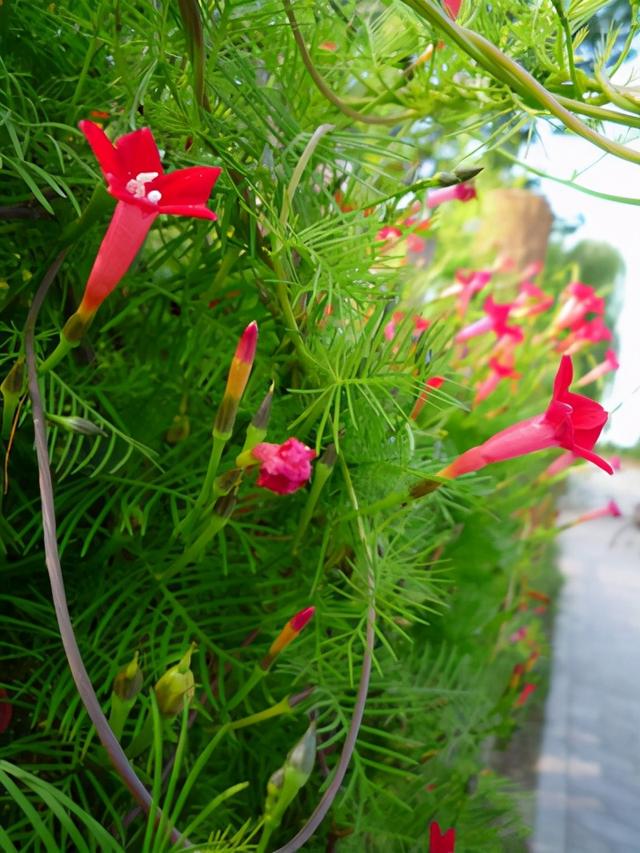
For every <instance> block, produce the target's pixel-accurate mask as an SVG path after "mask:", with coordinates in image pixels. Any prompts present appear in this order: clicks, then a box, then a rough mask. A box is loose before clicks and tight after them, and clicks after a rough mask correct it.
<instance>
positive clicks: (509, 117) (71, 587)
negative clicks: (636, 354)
mask: <svg viewBox="0 0 640 853" xmlns="http://www.w3.org/2000/svg"><path fill="white" fill-rule="evenodd" d="M637 11H638V8H637V3H635V2H632V3H605V2H599V0H572V2H571V3H569V4H568V5H567V4H566V3H562V2H560V0H558V2H556V0H544V2H541V3H538V4H530V3H527V2H517V3H515V4H514V3H513V2H509V3H507V2H506V0H498V2H493V3H491V4H488V3H472V2H467V0H464V2H462V4H460V2H456V0H446V2H445V4H444V5H443V6H441V5H439V4H438V3H437V2H434V0H404V2H403V1H402V0H389V2H362V3H354V2H350V0H346V2H333V0H327V1H326V2H325V0H321V2H320V3H309V2H306V0H295V2H291V0H282V2H280V0H277V1H274V2H272V0H258V2H234V3H226V4H225V3H218V2H209V0H179V2H177V3H169V2H165V3H163V2H150V0H149V2H147V1H146V0H138V2H135V0H118V2H115V3H111V2H106V0H103V1H102V2H98V3H94V2H87V0H77V2H73V3H64V2H62V3H51V4H49V5H47V6H45V5H44V4H29V3H21V2H15V3H12V2H9V3H4V4H3V5H0V40H1V44H2V51H1V58H0V78H1V80H2V99H1V101H2V122H1V123H0V140H1V153H0V158H1V160H0V166H1V168H0V178H1V181H0V232H1V233H2V241H1V242H0V259H1V265H0V284H1V289H0V306H1V309H2V318H1V322H2V333H3V348H2V375H3V376H4V381H3V383H2V387H1V391H2V397H3V405H4V408H3V426H2V429H3V442H4V454H3V495H2V516H1V518H0V533H1V537H2V548H3V558H2V562H1V564H0V571H1V573H2V574H1V578H2V585H1V590H0V600H1V602H2V612H3V632H2V665H1V667H0V691H1V692H0V747H1V759H0V846H1V847H2V849H3V850H6V851H14V850H20V851H29V850H34V851H40V850H46V851H56V850H60V851H71V850H74V851H76V850H77V851H123V850H127V851H149V852H150V851H154V853H161V851H169V850H182V849H192V850H202V851H204V850H208V851H259V853H263V851H267V850H280V851H293V850H296V849H299V848H300V847H302V846H304V847H305V849H309V850H318V851H321V850H322V851H325V850H326V851H332V850H339V851H344V853H347V851H361V850H371V851H378V850H379V851H390V850H393V851H409V850H426V849H431V851H432V853H438V851H440V853H451V851H452V850H453V849H454V846H455V849H456V851H458V853H460V851H462V853H464V851H480V850H481V851H502V850H518V849H524V847H519V845H523V844H524V842H523V840H522V839H523V838H524V837H525V835H526V833H527V827H526V826H524V824H523V821H522V818H521V817H520V816H519V812H518V809H517V807H516V799H517V798H516V794H515V791H514V786H513V785H512V784H511V783H510V782H509V781H508V780H507V779H504V778H502V777H501V776H500V775H499V774H498V773H496V772H495V771H494V770H493V769H492V766H491V760H490V756H491V752H492V750H494V749H495V748H496V746H500V745H502V744H504V743H505V742H506V741H507V740H508V738H509V736H510V735H511V734H512V732H513V731H514V730H515V729H516V728H518V727H519V726H522V725H526V720H527V714H528V713H529V710H530V708H531V706H532V704H533V703H535V702H537V701H538V702H539V697H540V696H541V695H542V693H543V692H544V674H545V671H546V660H547V658H548V639H547V637H546V634H545V631H546V628H545V625H546V617H545V612H546V610H547V608H548V607H549V604H550V602H551V600H552V596H553V592H554V590H555V586H556V580H555V576H554V573H553V569H552V563H553V554H552V542H553V537H554V535H555V532H556V530H555V510H554V502H553V501H554V498H553V487H554V484H556V483H558V482H559V481H560V480H561V479H562V477H563V476H564V473H566V471H568V470H570V468H571V467H572V466H575V465H579V464H593V465H596V466H598V467H599V468H601V469H603V470H604V471H605V472H609V473H610V472H611V471H612V470H613V468H615V467H616V460H615V459H614V460H612V459H610V458H609V457H608V456H607V455H606V454H603V453H602V452H598V450H597V448H596V447H595V445H596V442H597V440H598V437H599V435H600V432H601V430H602V429H603V427H604V425H605V422H606V420H607V413H606V412H605V411H604V409H603V408H602V406H601V405H600V404H599V403H598V402H597V398H598V395H599V392H600V390H601V388H602V384H603V382H604V381H606V380H605V378H604V377H605V376H606V374H607V373H608V372H609V371H611V370H613V369H615V367H616V366H617V361H616V356H615V347H614V343H613V340H612V333H611V330H610V326H609V325H608V324H607V321H606V317H605V314H606V302H605V300H606V297H607V295H608V290H607V288H606V287H599V285H607V284H610V282H603V281H588V280H585V277H584V275H583V271H582V270H581V268H580V265H579V263H574V262H570V261H569V260H568V259H567V258H566V255H565V254H563V252H562V251H561V250H556V251H554V253H552V256H551V255H550V257H549V259H548V260H547V261H546V262H545V257H544V254H541V253H539V255H540V256H536V257H532V258H529V260H528V261H527V262H526V263H525V262H523V261H522V255H521V254H518V253H516V252H515V249H514V252H513V253H510V251H509V246H506V247H505V246H504V245H503V246H502V248H501V249H500V251H497V250H496V248H495V243H494V242H493V241H492V240H489V239H488V238H487V227H489V230H491V229H493V230H495V231H497V232H499V231H500V229H501V227H502V225H503V224H504V223H501V222H500V221H499V220H498V219H496V218H495V217H494V218H493V220H491V218H490V213H489V207H490V206H489V200H490V199H491V198H492V197H494V195H495V192H496V191H499V190H500V189H504V188H507V187H512V186H513V185H514V183H515V184H518V186H521V185H522V182H523V176H524V175H525V172H523V171H520V172H519V173H518V175H519V177H517V176H515V173H514V172H513V167H512V166H511V162H512V160H513V159H514V158H515V159H518V158H520V159H522V160H525V161H526V146H527V145H528V144H529V142H530V141H531V140H532V139H534V137H535V130H536V127H537V126H538V124H537V123H539V122H541V121H552V122H553V123H554V125H555V126H556V127H557V129H558V131H559V132H560V131H561V132H567V133H573V134H577V135H579V136H582V137H583V138H586V139H588V140H590V141H591V142H592V143H593V145H594V159H595V157H596V156H598V155H599V154H600V153H601V152H607V153H608V154H610V155H612V156H619V157H623V158H626V159H628V160H631V161H634V162H637V161H638V160H639V159H640V155H639V154H638V153H637V152H634V151H633V150H631V149H630V148H628V147H627V146H626V145H625V142H624V140H623V139H621V141H618V139H619V138H621V134H622V133H623V132H629V129H631V132H632V131H633V128H637V127H638V125H639V124H640V116H639V115H638V104H637V97H636V96H635V95H634V94H633V91H632V90H631V89H629V88H628V87H625V86H621V85H619V83H616V82H613V79H612V78H613V77H614V75H615V72H616V71H617V70H618V69H619V68H620V67H621V66H622V64H623V63H624V61H625V59H626V58H628V56H629V55H630V51H631V50H632V44H633V37H634V35H635V32H636V28H637V20H636V19H637ZM607 16H613V18H614V20H615V22H616V26H611V25H610V23H611V21H610V18H609V17H607ZM602 32H605V33H607V37H606V38H605V39H604V40H599V39H598V36H599V34H600V33H602ZM615 79H616V80H617V79H618V78H617V77H616V78H615ZM605 122H606V124H605ZM625 129H626V131H625ZM529 177H530V178H531V177H533V176H531V175H529ZM576 191H577V190H576ZM602 482H603V511H606V512H612V513H613V512H615V509H616V508H615V506H614V505H610V504H606V498H607V494H606V484H607V481H606V475H605V474H604V473H603V474H602ZM536 690H537V693H536ZM533 694H535V695H533Z"/></svg>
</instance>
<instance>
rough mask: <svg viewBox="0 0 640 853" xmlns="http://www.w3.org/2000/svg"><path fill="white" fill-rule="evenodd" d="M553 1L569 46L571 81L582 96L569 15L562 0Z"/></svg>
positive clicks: (577, 92)
mask: <svg viewBox="0 0 640 853" xmlns="http://www.w3.org/2000/svg"><path fill="white" fill-rule="evenodd" d="M551 3H552V4H553V8H554V9H555V10H556V15H557V16H558V18H559V19H560V26H561V27H562V29H563V31H564V37H565V42H566V48H567V59H568V60H569V74H570V75H571V81H572V82H573V89H574V91H575V93H576V94H577V95H579V96H582V87H581V86H580V83H579V82H578V76H577V74H576V66H575V61H574V58H573V39H572V38H571V29H570V27H569V21H568V20H567V16H566V15H565V13H564V9H563V8H562V0H551Z"/></svg>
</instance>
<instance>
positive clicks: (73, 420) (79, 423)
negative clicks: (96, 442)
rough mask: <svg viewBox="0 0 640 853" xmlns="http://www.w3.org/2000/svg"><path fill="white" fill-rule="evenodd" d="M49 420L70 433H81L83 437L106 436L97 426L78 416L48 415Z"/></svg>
mask: <svg viewBox="0 0 640 853" xmlns="http://www.w3.org/2000/svg"><path fill="white" fill-rule="evenodd" d="M47 420H48V421H50V422H51V423H53V424H56V425H57V426H60V427H62V428H63V429H66V430H68V431H69V432H79V433H80V434H81V435H106V432H105V431H104V430H103V429H102V428H101V427H99V426H98V425H97V424H94V423H93V422H92V421H89V420H87V418H79V417H77V416H76V415H70V416H68V417H65V416H64V415H52V414H47Z"/></svg>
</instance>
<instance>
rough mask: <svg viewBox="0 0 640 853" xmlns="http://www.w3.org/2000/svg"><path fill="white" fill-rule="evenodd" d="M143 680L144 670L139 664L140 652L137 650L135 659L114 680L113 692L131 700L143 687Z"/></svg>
mask: <svg viewBox="0 0 640 853" xmlns="http://www.w3.org/2000/svg"><path fill="white" fill-rule="evenodd" d="M143 680H144V678H143V675H142V670H141V669H140V666H139V664H138V652H136V653H135V655H134V656H133V660H132V661H131V662H130V663H128V664H127V665H126V666H125V667H124V668H123V669H121V670H120V672H119V673H118V674H117V675H116V677H115V680H114V682H113V692H114V693H115V694H116V696H118V697H119V698H120V699H125V700H126V701H130V700H131V699H133V698H134V697H135V696H136V695H137V694H138V693H139V692H140V690H141V689H142V682H143Z"/></svg>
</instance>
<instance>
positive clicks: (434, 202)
mask: <svg viewBox="0 0 640 853" xmlns="http://www.w3.org/2000/svg"><path fill="white" fill-rule="evenodd" d="M474 198H477V195H476V191H475V188H474V187H473V185H472V184H454V185H453V186H452V187H442V188H441V189H437V190H430V191H429V193H428V195H427V207H432V208H433V207H438V205H440V204H444V203H445V202H447V201H471V200H472V199H474Z"/></svg>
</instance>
